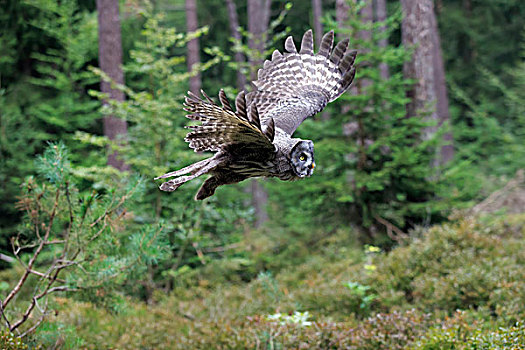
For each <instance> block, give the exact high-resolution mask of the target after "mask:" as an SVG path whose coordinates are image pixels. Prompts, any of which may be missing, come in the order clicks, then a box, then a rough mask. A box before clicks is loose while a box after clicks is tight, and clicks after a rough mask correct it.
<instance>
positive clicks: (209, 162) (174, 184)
mask: <svg viewBox="0 0 525 350" xmlns="http://www.w3.org/2000/svg"><path fill="white" fill-rule="evenodd" d="M220 162H221V160H220V158H219V157H218V156H217V155H215V156H213V157H212V158H208V159H205V160H202V161H200V162H197V163H195V164H192V165H190V166H188V167H186V168H184V169H181V170H179V171H174V172H171V173H168V174H164V175H162V176H160V177H158V178H157V179H162V178H164V177H168V176H177V177H176V178H174V179H171V180H169V181H166V182H164V183H163V184H162V185H160V187H159V188H160V189H161V190H162V191H167V192H173V191H175V190H176V189H177V188H179V187H180V186H181V185H183V184H184V183H186V182H188V181H190V180H193V179H194V178H196V177H199V176H201V175H204V174H206V173H207V172H209V171H210V170H212V169H213V168H215V167H216V166H217V165H219V164H220ZM187 173H190V174H191V175H186V176H180V175H183V174H187Z"/></svg>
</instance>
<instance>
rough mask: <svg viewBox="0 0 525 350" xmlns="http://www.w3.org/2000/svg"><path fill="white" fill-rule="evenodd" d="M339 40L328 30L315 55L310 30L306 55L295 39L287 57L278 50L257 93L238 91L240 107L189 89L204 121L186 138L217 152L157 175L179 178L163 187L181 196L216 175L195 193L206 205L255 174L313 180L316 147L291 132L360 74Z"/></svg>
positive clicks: (192, 109) (198, 148) (190, 102)
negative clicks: (221, 188)
mask: <svg viewBox="0 0 525 350" xmlns="http://www.w3.org/2000/svg"><path fill="white" fill-rule="evenodd" d="M333 41H334V33H333V32H328V33H326V34H325V35H324V36H323V39H322V40H321V44H320V47H319V50H318V52H317V53H314V46H313V35H312V31H311V30H309V31H307V32H306V33H305V34H304V36H303V38H302V41H301V48H300V50H299V51H297V48H296V47H295V44H294V42H293V39H292V37H289V38H287V39H286V42H285V50H286V52H285V53H284V54H282V53H280V52H279V51H275V52H274V53H273V55H272V58H271V60H269V61H266V62H265V63H264V66H263V68H262V69H260V70H259V72H258V79H257V80H256V81H255V82H254V83H253V84H254V86H255V87H256V90H255V91H253V92H250V93H248V94H245V93H244V92H241V93H239V94H238V95H237V97H236V99H235V103H234V104H231V103H230V101H229V100H228V98H227V97H226V94H225V93H224V91H223V90H221V91H220V93H219V101H220V104H221V106H219V105H217V104H216V103H215V102H214V101H213V100H212V99H211V98H210V97H208V95H206V94H205V93H204V91H202V90H201V93H202V98H201V97H199V96H197V95H195V94H192V93H191V92H188V96H187V97H186V99H185V103H184V109H185V110H186V111H187V112H188V115H187V117H188V118H189V119H191V120H194V121H197V122H200V124H199V125H190V126H187V128H189V129H190V132H188V134H187V135H186V137H185V141H187V142H188V143H189V146H190V147H191V148H192V149H194V150H195V152H203V151H212V152H215V154H214V155H213V156H212V157H210V158H208V159H204V160H202V161H199V162H196V163H194V164H191V165H189V166H187V167H185V168H183V169H180V170H176V171H172V172H169V173H166V174H164V175H162V176H159V177H157V178H156V179H164V178H168V177H172V179H170V180H168V181H166V182H164V183H163V184H161V185H160V189H161V190H163V191H175V190H176V189H177V188H178V187H180V186H181V185H183V184H184V183H186V182H188V181H191V180H193V179H195V178H196V177H199V176H201V175H205V174H209V175H211V176H210V177H209V178H208V179H206V181H205V182H204V183H203V184H202V186H201V188H200V189H199V191H198V192H197V194H196V196H195V199H197V200H202V199H204V198H207V197H209V196H211V195H213V194H214V192H215V189H216V188H217V187H219V186H221V185H225V184H232V183H237V182H240V181H243V180H245V179H247V178H249V177H258V176H275V177H279V178H280V179H281V180H295V179H299V178H304V177H306V176H310V175H311V174H312V173H313V169H314V167H315V163H314V162H313V160H314V154H313V143H312V142H311V141H305V140H301V139H298V138H292V137H291V135H292V134H293V132H294V131H295V130H296V129H297V127H298V126H299V125H300V124H301V123H302V122H303V121H304V119H306V118H307V117H309V116H312V115H313V114H315V113H318V112H320V111H321V110H322V109H323V108H324V107H325V106H326V104H327V103H329V102H331V101H333V100H335V99H336V98H337V97H339V96H340V95H341V94H342V93H343V92H344V91H346V89H348V87H349V86H350V84H351V83H352V80H353V78H354V76H355V68H354V60H355V57H356V51H349V50H348V40H343V41H341V42H339V43H338V44H337V45H336V46H335V48H333ZM233 106H235V111H234V110H233ZM301 152H303V153H301ZM307 160H308V161H309V163H308V162H307ZM301 161H302V162H303V163H301Z"/></svg>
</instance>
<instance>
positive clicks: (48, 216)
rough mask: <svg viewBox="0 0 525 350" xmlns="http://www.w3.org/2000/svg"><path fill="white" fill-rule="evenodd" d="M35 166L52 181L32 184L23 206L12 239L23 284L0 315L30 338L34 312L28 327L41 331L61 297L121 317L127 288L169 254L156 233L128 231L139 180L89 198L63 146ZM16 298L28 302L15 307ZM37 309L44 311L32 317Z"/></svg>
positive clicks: (8, 293)
mask: <svg viewBox="0 0 525 350" xmlns="http://www.w3.org/2000/svg"><path fill="white" fill-rule="evenodd" d="M36 163H37V165H36V168H37V169H38V171H39V174H40V176H41V177H42V178H45V179H46V180H47V181H46V182H42V181H40V180H39V179H37V178H33V177H29V178H28V179H27V180H26V182H25V183H24V185H23V187H22V193H21V195H20V196H19V202H18V205H17V207H18V209H19V210H21V211H23V212H24V220H23V221H22V223H21V224H20V226H19V229H18V233H17V234H16V235H14V236H13V237H12V245H13V248H14V254H15V256H16V258H17V260H18V263H20V264H21V267H22V271H23V272H22V273H21V276H20V277H19V279H18V280H19V282H18V283H16V284H15V283H12V284H11V285H10V286H8V288H5V286H3V287H2V297H1V300H3V302H4V304H5V305H4V306H7V303H9V302H11V304H13V303H14V306H12V305H8V306H9V307H8V308H4V310H2V313H1V315H2V317H5V318H6V319H11V326H9V328H10V330H11V331H14V330H15V329H16V330H17V331H19V330H20V328H21V327H19V326H22V325H23V327H24V328H25V331H24V332H26V331H27V332H31V328H30V327H27V325H25V324H24V323H25V321H26V320H28V318H29V316H31V315H32V314H31V312H34V315H33V317H31V318H29V319H30V322H28V323H29V324H30V325H31V326H34V327H37V326H38V324H39V323H40V321H39V318H40V317H41V318H42V319H43V318H45V317H46V316H48V314H49V309H48V308H51V307H50V306H48V305H49V304H51V303H52V302H53V296H54V295H55V294H56V293H72V292H76V294H75V295H76V297H78V298H80V299H82V300H90V301H91V302H93V303H94V304H98V305H105V306H108V307H110V308H112V309H113V310H117V311H118V308H119V303H118V301H119V299H122V294H123V293H125V290H123V289H122V288H121V285H122V284H123V283H124V282H126V281H127V280H128V279H130V278H133V279H135V278H140V276H141V274H143V273H144V272H145V271H147V268H148V266H152V265H154V264H156V262H157V261H158V260H160V259H162V256H163V255H164V254H165V253H166V251H167V250H168V249H169V245H168V244H167V243H166V239H165V233H164V232H163V231H162V228H161V227H159V226H158V225H144V226H142V228H141V230H140V231H138V232H133V230H130V229H129V227H131V225H130V221H132V220H130V218H129V217H130V215H129V214H127V212H126V210H127V209H128V208H127V204H128V203H129V202H131V201H132V200H134V198H136V197H137V196H139V195H140V192H141V190H142V189H141V184H142V180H141V179H139V178H137V179H135V180H132V181H129V182H128V183H127V184H126V186H121V187H117V188H114V189H111V190H109V191H107V192H106V193H104V194H101V193H96V192H92V193H90V194H87V195H83V194H80V193H79V192H78V191H77V189H76V187H75V184H74V182H75V179H74V178H73V177H72V175H71V169H70V162H69V159H68V151H67V149H66V147H65V146H64V145H63V144H50V145H49V147H48V148H47V149H46V151H45V152H44V154H43V155H42V156H39V157H38V158H37V161H36ZM39 271H43V272H39ZM57 284H58V286H57ZM15 285H16V286H15ZM17 294H19V295H21V296H23V297H20V298H18V299H13V297H14V296H16V295H17ZM48 299H51V301H50V300H48ZM36 303H38V305H40V306H39V307H38V308H37V309H34V307H35V306H37V305H36ZM24 310H27V311H24ZM37 315H38V317H37ZM17 320H21V321H20V322H19V321H17ZM15 321H17V322H16V323H15ZM15 325H16V326H15Z"/></svg>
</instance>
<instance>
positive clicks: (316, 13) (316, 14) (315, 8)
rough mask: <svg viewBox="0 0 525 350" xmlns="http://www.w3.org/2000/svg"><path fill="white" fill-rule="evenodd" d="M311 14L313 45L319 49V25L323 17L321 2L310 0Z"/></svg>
mask: <svg viewBox="0 0 525 350" xmlns="http://www.w3.org/2000/svg"><path fill="white" fill-rule="evenodd" d="M312 14H313V24H314V28H313V29H314V35H315V44H316V47H319V45H320V44H321V39H322V38H323V24H322V23H321V18H322V17H323V4H322V0H312Z"/></svg>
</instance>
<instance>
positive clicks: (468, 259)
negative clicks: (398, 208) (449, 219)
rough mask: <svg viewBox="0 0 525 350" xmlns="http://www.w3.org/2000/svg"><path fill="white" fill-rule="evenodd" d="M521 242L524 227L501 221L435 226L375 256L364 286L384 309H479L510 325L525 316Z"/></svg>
mask: <svg viewBox="0 0 525 350" xmlns="http://www.w3.org/2000/svg"><path fill="white" fill-rule="evenodd" d="M517 221H518V222H520V221H521V222H523V218H521V219H519V220H517ZM524 243H525V242H524V240H523V226H522V225H521V224H518V225H509V224H508V223H507V222H505V220H496V221H493V222H484V221H482V220H474V219H464V220H462V221H460V222H458V223H456V224H445V225H442V226H437V227H434V228H432V229H430V230H428V231H426V232H425V233H424V235H423V237H421V238H419V239H416V240H415V241H414V242H412V243H411V244H410V245H408V246H405V247H400V248H397V249H395V250H393V251H392V252H391V253H390V254H388V255H387V256H385V257H381V258H380V259H377V261H376V264H377V270H375V271H374V272H373V273H372V274H371V275H370V277H369V278H368V284H369V285H371V286H372V288H373V289H374V290H375V292H376V293H377V294H378V300H379V301H380V303H381V304H382V305H381V306H382V307H383V308H386V309H390V308H392V307H400V306H403V304H407V303H408V305H410V306H409V307H414V306H415V307H418V308H421V309H423V310H426V311H436V310H442V311H445V312H447V313H449V314H452V313H453V312H454V311H455V310H456V309H477V308H480V307H483V308H487V309H488V310H489V312H490V313H492V314H493V315H495V316H498V317H502V318H503V319H506V320H507V323H508V324H512V323H514V322H516V321H518V320H519V319H520V318H521V317H523V316H524V315H525V307H524V305H525V283H524V281H525V270H524V269H523V262H524V261H525V254H524V251H525V250H524V248H525V244H524Z"/></svg>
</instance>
